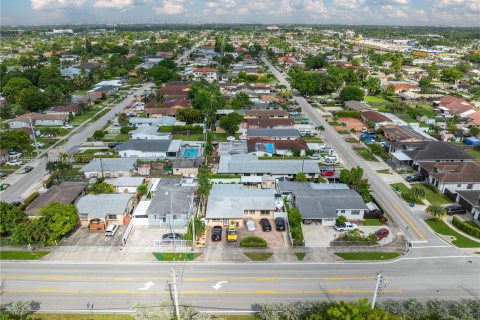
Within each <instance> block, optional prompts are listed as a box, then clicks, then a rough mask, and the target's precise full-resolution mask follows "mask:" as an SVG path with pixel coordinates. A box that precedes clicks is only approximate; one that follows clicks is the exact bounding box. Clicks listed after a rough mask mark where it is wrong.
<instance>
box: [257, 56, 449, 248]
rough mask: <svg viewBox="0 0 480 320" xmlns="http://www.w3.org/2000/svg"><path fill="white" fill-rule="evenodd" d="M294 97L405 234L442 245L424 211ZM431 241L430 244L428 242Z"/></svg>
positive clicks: (285, 81) (414, 240)
mask: <svg viewBox="0 0 480 320" xmlns="http://www.w3.org/2000/svg"><path fill="white" fill-rule="evenodd" d="M262 60H263V62H264V63H265V64H266V65H267V66H268V67H269V68H270V71H271V72H272V73H273V74H274V75H275V76H276V77H277V78H278V79H279V81H280V82H281V83H282V84H284V85H286V86H287V87H288V88H290V85H289V83H288V81H287V80H286V79H285V77H284V76H283V75H282V74H281V73H280V72H278V71H277V70H276V69H275V68H274V67H273V66H272V65H271V64H270V62H269V61H268V60H267V59H265V58H262ZM294 98H295V100H296V101H297V102H298V103H299V104H300V106H301V107H302V111H303V112H304V113H305V114H306V115H307V117H308V118H309V119H310V121H311V122H312V123H313V124H314V125H315V126H319V125H322V126H324V128H325V131H324V132H323V136H324V138H325V139H326V140H327V141H328V143H329V144H330V145H331V146H333V147H334V148H335V151H336V152H337V153H338V154H339V155H340V157H342V159H343V160H344V161H345V163H346V164H347V166H349V167H355V166H360V167H361V168H363V170H364V176H365V177H366V178H367V179H368V180H369V181H370V184H371V188H372V191H373V194H374V197H375V199H376V200H377V202H378V203H379V204H380V205H381V206H382V207H383V208H384V210H386V211H387V212H389V213H390V216H391V217H392V218H393V219H394V221H395V222H396V223H397V225H398V226H400V228H401V229H402V232H403V233H404V234H406V236H407V239H408V240H409V241H411V242H413V243H423V245H425V246H435V247H436V246H443V245H445V242H443V241H442V240H441V239H440V238H438V236H437V235H435V234H434V233H433V232H431V231H430V229H429V228H428V227H427V225H426V224H425V223H424V221H423V219H424V218H425V217H426V216H425V213H424V212H422V211H420V210H416V209H413V210H412V209H411V208H410V207H409V206H408V205H407V204H406V203H405V202H404V201H403V199H401V198H400V197H398V195H397V194H396V193H395V192H394V191H393V190H392V188H391V187H390V186H389V185H388V184H387V183H385V182H384V181H383V180H382V179H381V178H380V176H379V175H378V173H377V172H375V171H374V170H373V169H371V167H370V166H369V165H368V164H367V162H366V161H365V160H364V159H363V158H361V157H360V156H358V155H357V153H355V152H354V151H353V149H352V147H351V145H350V144H349V143H347V142H345V141H344V140H343V139H342V137H341V136H340V135H339V134H338V133H337V132H336V131H335V130H334V129H333V127H331V126H330V125H329V124H328V123H327V121H326V120H325V119H324V118H323V117H322V116H321V115H320V114H319V113H318V111H317V110H316V109H315V108H313V107H312V106H311V105H310V104H309V103H308V102H307V101H306V100H305V98H303V97H302V96H300V95H298V94H295V96H294ZM427 243H428V244H427ZM444 251H445V254H447V255H448V254H455V252H457V249H455V248H450V247H449V246H445V247H444Z"/></svg>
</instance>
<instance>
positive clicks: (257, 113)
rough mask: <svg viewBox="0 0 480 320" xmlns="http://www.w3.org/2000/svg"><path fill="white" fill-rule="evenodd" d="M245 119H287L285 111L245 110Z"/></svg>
mask: <svg viewBox="0 0 480 320" xmlns="http://www.w3.org/2000/svg"><path fill="white" fill-rule="evenodd" d="M245 118H246V119H248V118H257V119H269V118H288V111H286V110H245Z"/></svg>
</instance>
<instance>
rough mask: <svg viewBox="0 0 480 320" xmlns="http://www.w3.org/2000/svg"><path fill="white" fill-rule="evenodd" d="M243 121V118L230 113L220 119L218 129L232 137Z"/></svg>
mask: <svg viewBox="0 0 480 320" xmlns="http://www.w3.org/2000/svg"><path fill="white" fill-rule="evenodd" d="M242 121H243V116H241V115H239V114H238V113H235V112H232V113H229V114H227V115H225V116H223V117H222V118H220V128H222V129H223V130H225V131H226V132H227V133H228V134H229V135H232V136H233V135H234V134H235V132H237V131H238V129H239V124H240V123H241V122H242Z"/></svg>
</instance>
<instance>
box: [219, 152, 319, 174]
mask: <svg viewBox="0 0 480 320" xmlns="http://www.w3.org/2000/svg"><path fill="white" fill-rule="evenodd" d="M302 170H303V172H304V173H307V174H318V173H320V168H319V167H318V163H317V161H315V160H258V158H257V157H256V156H254V155H251V154H235V155H224V156H221V157H220V164H219V166H218V173H232V174H233V173H256V174H277V175H282V174H286V175H289V174H297V173H300V172H302Z"/></svg>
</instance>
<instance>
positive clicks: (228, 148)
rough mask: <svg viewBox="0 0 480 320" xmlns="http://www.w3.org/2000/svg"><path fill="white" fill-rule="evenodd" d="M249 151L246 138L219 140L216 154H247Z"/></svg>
mask: <svg viewBox="0 0 480 320" xmlns="http://www.w3.org/2000/svg"><path fill="white" fill-rule="evenodd" d="M245 153H248V146H247V141H246V140H231V141H226V142H219V143H218V147H217V149H216V150H215V151H214V154H216V155H217V156H224V155H232V154H245Z"/></svg>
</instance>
